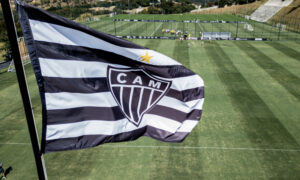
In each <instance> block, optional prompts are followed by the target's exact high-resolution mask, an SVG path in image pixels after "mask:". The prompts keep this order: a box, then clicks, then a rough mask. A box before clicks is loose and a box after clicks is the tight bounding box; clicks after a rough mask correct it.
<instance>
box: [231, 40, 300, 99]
mask: <svg viewBox="0 0 300 180" xmlns="http://www.w3.org/2000/svg"><path fill="white" fill-rule="evenodd" d="M235 44H236V46H237V47H239V48H240V49H241V50H242V51H244V52H245V53H246V54H247V55H248V56H249V57H250V58H251V59H252V60H253V61H255V62H256V63H257V64H258V65H259V66H260V67H261V68H263V69H264V70H265V71H266V72H267V73H268V74H269V75H270V76H271V77H273V78H274V79H275V80H276V81H277V82H278V83H280V84H281V85H282V86H284V87H285V88H286V90H288V91H289V92H290V93H291V94H292V95H294V96H295V97H296V98H297V99H298V100H300V88H299V87H300V78H298V77H297V76H295V75H294V74H292V73H291V72H289V71H288V70H286V69H285V68H284V67H283V66H281V65H280V64H278V63H276V62H275V61H273V60H272V59H271V58H270V57H268V56H266V55H265V54H263V53H262V52H261V51H260V50H259V49H257V48H256V47H254V46H253V45H251V44H250V43H248V42H243V43H242V42H235Z"/></svg>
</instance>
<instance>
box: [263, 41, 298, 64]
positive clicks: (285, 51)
mask: <svg viewBox="0 0 300 180" xmlns="http://www.w3.org/2000/svg"><path fill="white" fill-rule="evenodd" d="M265 43H266V44H267V45H269V46H271V47H273V48H274V49H276V50H277V51H280V52H282V53H283V54H285V55H286V56H288V57H291V58H293V59H295V60H297V61H300V52H299V51H296V50H294V49H291V48H289V47H287V46H286V45H284V44H282V43H280V42H265Z"/></svg>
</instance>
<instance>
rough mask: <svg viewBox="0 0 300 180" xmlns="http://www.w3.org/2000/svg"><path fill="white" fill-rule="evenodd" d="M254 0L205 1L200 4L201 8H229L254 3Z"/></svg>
mask: <svg viewBox="0 0 300 180" xmlns="http://www.w3.org/2000/svg"><path fill="white" fill-rule="evenodd" d="M255 1H256V0H207V1H204V2H202V3H201V4H202V7H212V6H218V7H219V8H221V7H224V6H231V5H233V4H247V3H252V2H255Z"/></svg>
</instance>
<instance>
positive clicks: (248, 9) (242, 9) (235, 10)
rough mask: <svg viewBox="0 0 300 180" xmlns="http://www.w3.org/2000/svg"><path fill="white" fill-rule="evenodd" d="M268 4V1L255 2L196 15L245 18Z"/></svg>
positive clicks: (201, 12)
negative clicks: (228, 15) (223, 15)
mask: <svg viewBox="0 0 300 180" xmlns="http://www.w3.org/2000/svg"><path fill="white" fill-rule="evenodd" d="M265 2H267V0H260V1H255V2H253V3H249V4H243V5H232V6H227V7H224V8H217V9H211V10H205V11H200V12H195V13H196V14H235V15H238V16H242V17H244V16H245V15H250V14H252V13H253V12H254V11H255V10H256V9H257V8H259V6H261V5H262V4H264V3H265Z"/></svg>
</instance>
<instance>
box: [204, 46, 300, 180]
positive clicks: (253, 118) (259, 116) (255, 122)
mask: <svg viewBox="0 0 300 180" xmlns="http://www.w3.org/2000/svg"><path fill="white" fill-rule="evenodd" d="M205 50H206V52H207V55H208V57H209V59H210V61H211V62H212V64H213V65H215V66H216V71H217V72H216V73H217V74H218V76H219V78H220V80H221V81H222V82H223V84H224V85H225V86H226V89H227V92H228V96H230V98H231V100H232V103H233V105H234V106H235V108H236V109H237V110H238V111H239V112H240V113H241V114H242V117H243V122H244V124H245V128H244V130H245V132H246V133H247V136H248V140H249V141H250V142H251V144H252V147H255V148H258V147H260V148H262V147H263V148H268V147H269V148H274V147H276V146H277V147H278V148H280V146H282V145H285V146H288V147H290V148H295V149H299V145H298V143H297V141H296V140H295V139H294V138H293V136H292V135H290V133H289V132H288V131H287V130H286V129H285V127H284V126H282V124H281V123H280V121H279V119H277V118H276V117H275V116H274V114H273V113H272V112H271V111H270V109H269V108H268V106H267V105H266V104H265V103H264V102H263V100H262V99H261V98H260V97H259V96H258V95H257V93H256V92H255V91H254V90H253V89H252V87H251V86H250V85H249V83H248V82H247V80H246V79H245V78H244V77H243V76H242V74H241V73H240V72H239V71H238V69H237V68H236V67H235V65H234V64H233V63H232V62H231V59H230V58H229V56H228V55H227V54H226V53H225V52H224V50H223V49H222V48H221V47H220V46H219V45H218V44H217V43H212V45H210V46H209V45H207V46H206V47H205ZM297 153H298V152H295V153H294V154H291V155H287V154H286V153H284V152H276V153H275V152H272V153H266V152H257V153H256V155H257V156H256V158H257V159H258V160H259V161H260V163H261V166H262V169H263V170H264V172H265V176H267V177H268V178H270V177H281V176H283V175H286V174H288V173H287V171H289V173H293V172H295V169H296V168H297V163H296V162H297V161H291V159H293V158H294V157H297ZM279 157H280V158H279ZM275 159H277V161H276V164H275V162H274V160H275ZM287 161H289V162H288V163H287ZM280 165H289V166H291V167H295V169H294V168H290V169H288V170H287V169H284V170H283V169H282V168H278V166H280ZM265 178H266V177H265Z"/></svg>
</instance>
